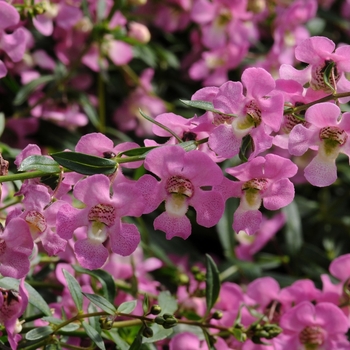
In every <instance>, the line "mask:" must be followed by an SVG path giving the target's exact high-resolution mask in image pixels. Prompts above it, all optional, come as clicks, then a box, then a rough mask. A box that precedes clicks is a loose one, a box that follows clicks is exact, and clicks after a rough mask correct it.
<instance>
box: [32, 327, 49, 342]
mask: <svg viewBox="0 0 350 350" xmlns="http://www.w3.org/2000/svg"><path fill="white" fill-rule="evenodd" d="M52 333H53V329H52V328H51V327H50V326H45V327H39V328H34V329H32V330H30V331H29V332H28V333H26V339H27V340H38V339H42V338H46V337H47V336H49V335H50V334H52Z"/></svg>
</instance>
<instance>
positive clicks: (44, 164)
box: [18, 155, 60, 173]
mask: <svg viewBox="0 0 350 350" xmlns="http://www.w3.org/2000/svg"><path fill="white" fill-rule="evenodd" d="M30 170H40V171H43V172H45V173H59V172H60V166H59V165H58V164H57V162H55V161H54V160H53V159H51V158H48V157H45V156H38V155H37V156H29V157H27V158H25V159H24V160H23V162H22V163H21V165H20V167H19V168H18V171H30Z"/></svg>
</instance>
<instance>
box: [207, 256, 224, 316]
mask: <svg viewBox="0 0 350 350" xmlns="http://www.w3.org/2000/svg"><path fill="white" fill-rule="evenodd" d="M206 257H207V262H206V267H207V273H206V282H205V299H206V304H207V311H206V316H208V315H209V313H210V310H211V309H212V307H213V306H214V305H215V303H216V300H217V299H218V297H219V293H220V287H221V284H220V276H219V271H218V268H217V266H216V264H215V262H214V260H213V259H212V258H211V257H210V255H208V254H206Z"/></svg>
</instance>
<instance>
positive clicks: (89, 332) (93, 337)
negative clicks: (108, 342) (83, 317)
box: [82, 321, 106, 350]
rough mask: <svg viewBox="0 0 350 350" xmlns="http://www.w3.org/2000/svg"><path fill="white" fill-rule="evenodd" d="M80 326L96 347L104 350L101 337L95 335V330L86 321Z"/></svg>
mask: <svg viewBox="0 0 350 350" xmlns="http://www.w3.org/2000/svg"><path fill="white" fill-rule="evenodd" d="M82 325H83V327H84V329H85V332H86V334H87V335H88V336H89V338H90V339H91V340H92V341H93V342H94V343H95V344H96V346H97V347H98V348H100V349H101V350H105V349H106V348H105V343H104V342H103V339H102V337H101V335H100V334H98V333H97V331H96V329H94V328H92V327H91V326H90V325H89V324H88V323H87V322H86V321H83V322H82Z"/></svg>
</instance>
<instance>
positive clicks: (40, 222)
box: [25, 210, 47, 234]
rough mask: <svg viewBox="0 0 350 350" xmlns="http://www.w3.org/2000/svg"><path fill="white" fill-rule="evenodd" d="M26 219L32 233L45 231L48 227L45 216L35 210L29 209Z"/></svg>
mask: <svg viewBox="0 0 350 350" xmlns="http://www.w3.org/2000/svg"><path fill="white" fill-rule="evenodd" d="M25 220H26V221H27V223H28V224H29V229H30V231H31V233H32V234H33V233H39V232H40V233H43V232H44V231H45V230H46V228H47V224H46V220H45V218H44V216H43V215H42V214H41V213H39V212H37V211H35V210H31V211H29V212H28V213H27V215H26V217H25ZM34 231H35V232H34Z"/></svg>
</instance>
